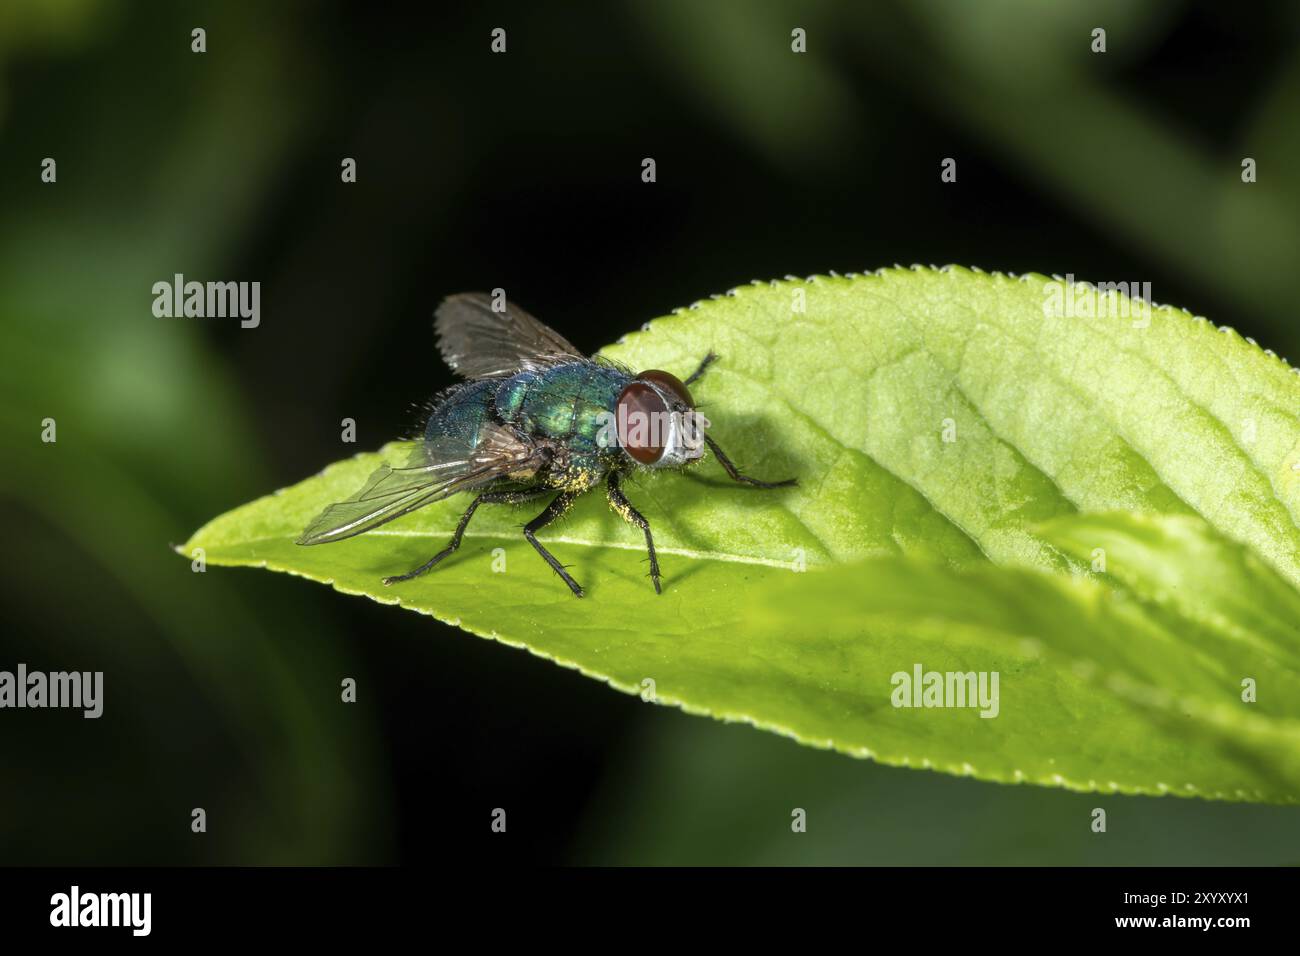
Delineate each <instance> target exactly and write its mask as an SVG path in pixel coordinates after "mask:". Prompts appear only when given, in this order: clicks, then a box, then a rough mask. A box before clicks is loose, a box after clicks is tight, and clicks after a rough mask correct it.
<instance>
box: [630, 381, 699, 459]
mask: <svg viewBox="0 0 1300 956" xmlns="http://www.w3.org/2000/svg"><path fill="white" fill-rule="evenodd" d="M657 374H659V375H667V374H668V373H667V372H659V373H657ZM642 377H643V378H644V376H642ZM669 377H670V378H671V377H672V376H669ZM674 381H676V379H674ZM677 384H678V385H681V387H682V391H685V390H686V386H685V385H682V384H681V382H678V383H677ZM668 418H669V409H668V404H667V403H666V402H665V401H664V399H663V396H662V395H660V394H659V392H657V391H656V390H655V388H654V386H653V385H650V384H649V383H648V382H642V381H636V382H632V383H631V384H630V385H628V386H627V387H626V388H625V389H623V393H622V394H621V395H619V397H618V442H619V444H620V445H622V446H623V448H624V450H625V451H626V452H627V453H628V454H629V455H631V456H632V458H633V459H634V460H636V461H639V462H640V463H641V464H643V465H653V464H654V463H655V462H657V461H658V460H659V459H660V458H662V457H663V456H664V448H665V447H667V444H668V440H669V435H668V428H667V427H666V425H667V422H668Z"/></svg>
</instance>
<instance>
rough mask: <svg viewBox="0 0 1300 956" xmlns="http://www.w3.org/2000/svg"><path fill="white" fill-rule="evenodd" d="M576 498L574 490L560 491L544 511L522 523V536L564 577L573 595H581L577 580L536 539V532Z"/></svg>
mask: <svg viewBox="0 0 1300 956" xmlns="http://www.w3.org/2000/svg"><path fill="white" fill-rule="evenodd" d="M577 500H578V492H576V491H562V492H560V493H559V494H558V495H556V496H555V500H554V501H552V502H551V503H550V504H549V505H547V506H546V510H545V511H543V512H542V513H541V514H539V515H538V516H537V517H536V518H534V519H533V520H532V521H530V522H528V524H526V525H524V537H525V538H527V539H528V543H529V544H531V545H532V546H533V547H534V548H536V549H537V553H538V554H540V555H541V556H542V557H543V558H544V559H545V561H546V563H547V564H549V565H550V566H551V570H552V571H554V572H555V573H556V574H558V575H559V576H560V577H561V578H563V579H564V583H565V584H567V585H568V586H569V590H570V591H572V592H573V593H574V596H576V597H582V588H581V587H580V586H579V585H578V582H577V581H575V580H573V578H572V577H571V576H570V575H569V572H568V571H566V570H564V565H562V564H561V563H560V562H559V561H556V560H555V555H553V554H551V552H549V551H547V550H546V548H544V547H543V546H542V543H541V542H540V541H538V540H537V532H538V531H541V530H542V529H543V528H545V527H546V526H547V525H548V524H550V523H551V522H552V521H554V520H555V519H556V518H558V517H560V516H561V515H563V514H564V513H565V512H566V511H568V510H569V509H570V508H572V507H573V503H574V502H575V501H577Z"/></svg>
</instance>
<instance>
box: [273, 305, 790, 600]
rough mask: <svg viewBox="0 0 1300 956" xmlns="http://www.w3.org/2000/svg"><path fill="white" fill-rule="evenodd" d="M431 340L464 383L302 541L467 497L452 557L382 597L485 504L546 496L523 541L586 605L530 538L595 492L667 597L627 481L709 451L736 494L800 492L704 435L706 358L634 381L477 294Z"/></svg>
mask: <svg viewBox="0 0 1300 956" xmlns="http://www.w3.org/2000/svg"><path fill="white" fill-rule="evenodd" d="M434 330H435V332H436V334H437V338H438V348H439V350H440V351H441V353H442V357H443V359H444V360H445V361H446V362H447V364H448V365H450V366H451V368H452V370H453V371H455V372H456V373H458V374H459V375H460V376H461V377H463V378H464V379H465V381H463V382H461V383H459V384H457V385H454V386H452V387H451V388H449V389H447V390H446V391H444V392H442V393H441V394H440V395H438V396H437V397H436V398H435V399H434V400H433V402H432V403H430V404H429V405H427V406H424V407H423V412H424V415H425V416H426V417H425V421H424V425H423V427H422V429H421V432H420V434H419V435H417V436H415V437H416V438H417V439H418V440H419V443H418V445H417V448H416V451H415V452H414V454H413V457H412V460H411V462H410V463H409V464H408V465H407V466H406V467H401V468H392V467H389V466H384V467H382V468H380V469H379V470H378V471H376V472H375V473H374V474H373V475H371V476H370V478H369V480H368V481H367V482H366V484H365V486H364V487H363V488H361V490H360V491H358V492H357V493H356V494H355V495H353V496H352V497H351V498H349V499H348V500H347V501H341V502H338V503H336V504H332V505H330V506H329V507H328V508H326V509H325V510H324V511H323V512H321V514H320V515H318V516H317V517H316V519H315V520H314V521H313V522H312V523H311V524H310V525H309V526H308V527H307V529H306V530H305V531H303V533H302V536H301V537H300V538H299V539H298V543H299V544H304V545H313V544H327V543H330V542H333V541H342V540H344V539H346V538H350V537H353V536H354V535H358V534H363V533H365V532H367V531H371V530H373V529H374V528H377V527H379V526H380V525H383V524H386V523H387V522H389V521H392V520H394V519H395V518H400V517H402V516H403V515H406V514H409V513H410V512H412V511H415V510H417V509H419V508H422V507H424V506H425V505H427V504H430V503H432V502H434V501H440V500H442V499H443V498H447V497H449V496H450V495H453V494H455V493H457V492H460V491H472V492H474V493H475V497H474V499H473V501H471V502H470V504H469V507H468V508H467V509H466V510H465V513H464V515H462V517H461V519H460V523H459V524H458V525H457V526H456V531H455V533H453V535H452V538H451V541H450V543H449V544H448V545H447V547H445V548H443V549H442V550H441V551H439V552H438V553H437V554H435V555H434V556H433V557H432V558H430V559H429V560H428V561H426V562H425V563H424V564H422V565H420V566H419V567H418V568H414V569H412V570H410V571H408V572H406V573H405V574H398V575H394V576H392V577H387V578H384V584H385V585H391V584H397V583H399V582H402V581H409V580H411V579H412V578H416V577H419V576H420V575H422V574H425V573H426V572H428V571H431V570H432V569H433V568H435V567H436V566H437V565H438V564H439V563H440V562H441V561H443V560H444V559H446V558H447V557H448V556H449V555H451V554H452V553H454V552H455V551H456V549H457V548H459V547H460V542H461V539H462V538H463V537H464V534H465V529H466V528H467V527H468V526H469V522H470V519H471V518H472V517H473V516H474V512H475V511H476V510H477V509H478V507H479V506H480V505H484V504H512V505H513V504H521V503H523V502H527V501H533V500H535V499H539V498H543V497H548V496H553V497H551V500H550V502H549V503H548V504H547V505H546V507H545V508H544V509H543V510H542V512H541V514H539V515H538V516H537V517H536V518H534V519H533V520H532V521H530V522H528V524H526V525H525V526H524V531H523V534H524V537H525V538H526V539H527V540H528V543H529V544H531V545H532V546H533V547H534V548H535V549H536V550H537V553H538V554H539V555H541V557H542V559H543V560H544V561H546V563H547V564H549V565H550V566H551V568H552V570H554V571H555V573H556V574H558V575H559V576H560V578H561V579H562V580H563V581H564V583H565V584H567V585H568V586H569V590H571V591H572V592H573V593H574V594H575V595H577V596H578V597H582V593H583V592H582V588H581V587H580V586H579V585H578V582H577V581H575V580H574V579H573V577H572V576H571V575H570V574H569V572H568V571H567V570H566V569H565V568H564V566H563V565H562V564H560V562H559V561H557V560H556V559H555V556H554V555H552V554H551V552H550V551H548V550H547V549H546V548H545V547H544V546H543V545H542V543H541V542H540V541H538V540H537V537H536V535H537V532H538V531H540V530H541V529H542V528H544V527H545V526H546V525H548V524H550V523H551V522H552V521H554V520H555V519H557V518H559V517H560V516H561V515H563V514H564V513H565V512H567V511H568V510H569V509H570V508H571V507H572V506H573V503H574V502H575V501H576V500H577V499H578V498H579V497H580V496H581V495H583V494H584V493H586V492H587V491H590V490H591V489H592V488H594V487H595V486H596V485H597V484H600V483H601V482H602V481H603V482H604V483H605V493H606V496H607V498H608V499H609V504H610V507H611V508H613V509H614V511H616V512H617V513H618V514H619V515H621V516H622V517H623V518H624V520H626V521H628V522H629V523H630V524H633V525H635V526H636V527H638V528H640V529H641V530H642V531H643V532H644V534H645V543H646V550H647V551H648V552H649V555H650V579H651V581H652V582H653V584H654V588H655V591H656V592H657V593H662V586H661V582H660V574H659V560H658V558H657V557H656V555H655V546H654V538H653V536H652V535H651V532H650V523H649V522H648V521H647V520H646V519H645V517H644V516H643V515H642V514H641V513H640V512H639V511H637V510H636V508H634V507H633V506H632V503H631V502H629V501H628V500H627V497H626V496H625V495H624V494H623V490H622V486H621V480H622V478H623V476H624V475H626V474H628V473H629V472H632V471H635V470H637V469H649V468H681V467H684V466H687V465H690V464H692V463H694V462H697V461H699V460H700V459H701V458H703V457H704V454H705V450H706V449H707V450H708V451H711V452H712V453H713V456H714V457H715V458H717V460H718V463H719V464H720V465H722V467H723V470H725V471H726V473H727V474H728V475H729V476H730V477H731V478H732V479H733V480H735V481H738V482H742V483H744V484H748V485H752V486H754V487H757V488H781V487H787V486H790V485H793V484H795V479H793V478H789V479H786V480H784V481H760V480H759V479H757V478H751V477H749V476H748V475H744V474H742V473H741V472H740V471H739V470H738V469H737V468H736V466H735V465H733V464H732V463H731V459H729V458H728V457H727V456H726V455H725V454H724V453H723V451H722V449H721V448H719V447H718V443H717V442H716V441H714V439H713V438H712V437H711V436H710V435H709V434H708V432H707V429H708V428H710V427H712V423H711V422H710V421H709V420H708V419H707V418H706V417H705V416H704V415H702V414H701V413H700V411H699V408H698V407H697V406H696V404H695V400H694V398H693V397H692V395H691V392H690V386H691V385H692V384H694V383H695V382H696V381H698V380H699V379H700V377H701V376H702V375H703V374H704V373H705V371H706V370H707V369H708V367H709V366H710V365H711V364H713V362H715V361H717V356H716V355H714V354H713V353H712V352H710V353H709V354H708V355H706V356H705V357H704V359H703V361H701V362H700V364H699V367H698V368H696V369H695V371H694V372H693V373H691V375H689V376H687V378H686V379H685V381H683V380H681V379H679V378H677V376H675V375H673V374H672V373H671V372H665V371H662V370H660V369H650V370H647V371H644V372H640V373H633V372H632V371H630V370H629V369H626V368H623V367H621V366H618V365H616V364H614V363H612V362H608V361H605V360H603V359H592V358H587V357H586V356H584V355H583V354H582V353H581V352H579V351H578V350H577V349H575V348H574V347H573V346H572V345H570V344H569V342H568V341H567V340H566V339H564V338H563V337H562V336H561V335H560V334H559V333H558V332H556V331H555V330H554V329H551V328H549V327H547V326H546V325H544V324H542V323H541V322H540V321H538V320H537V319H536V318H534V317H533V316H531V315H529V314H528V313H527V312H525V311H524V310H523V309H520V308H518V307H517V306H514V305H511V304H509V303H501V302H499V301H494V300H493V299H492V298H491V297H490V296H488V295H486V294H484V293H479V292H467V293H461V294H460V295H453V296H451V297H449V298H447V299H446V300H444V301H443V303H442V305H440V306H439V307H438V310H437V313H436V316H435V319H434ZM417 408H420V406H417Z"/></svg>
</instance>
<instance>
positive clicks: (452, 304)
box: [433, 292, 583, 378]
mask: <svg viewBox="0 0 1300 956" xmlns="http://www.w3.org/2000/svg"><path fill="white" fill-rule="evenodd" d="M433 327H434V330H435V331H436V332H437V333H438V348H439V350H440V351H441V352H442V357H443V360H444V361H446V363H447V364H448V365H450V366H451V367H452V369H453V370H454V371H456V372H458V373H459V374H461V375H463V376H465V377H466V378H492V377H494V376H498V375H510V374H512V373H514V372H517V371H519V370H520V369H523V368H538V367H545V366H547V365H554V364H557V363H558V362H565V361H571V360H572V359H574V358H582V357H583V356H582V353H581V352H579V351H578V350H577V349H575V348H574V347H573V346H572V345H570V344H569V342H568V341H567V340H566V339H565V338H564V336H562V335H560V333H558V332H556V331H555V330H554V329H552V328H550V327H549V326H546V325H543V324H542V323H541V322H540V321H538V320H537V319H535V318H533V317H532V316H531V315H529V314H528V313H527V312H525V311H524V310H523V309H521V308H519V307H518V306H516V305H511V304H509V303H507V304H506V307H505V311H504V312H494V311H493V310H492V298H491V296H488V295H486V294H485V293H482V292H462V293H461V294H460V295H453V296H449V297H448V298H446V299H444V300H443V303H442V305H440V306H438V311H437V313H436V314H435V317H434V320H433Z"/></svg>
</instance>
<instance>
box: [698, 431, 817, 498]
mask: <svg viewBox="0 0 1300 956" xmlns="http://www.w3.org/2000/svg"><path fill="white" fill-rule="evenodd" d="M704 442H705V444H707V445H708V446H709V450H710V451H711V452H713V454H714V456H715V457H716V458H717V459H718V464H720V465H721V466H722V467H723V469H724V470H725V471H726V472H727V474H728V475H729V476H730V477H731V480H732V481H739V482H742V483H743V484H746V485H753V486H754V487H755V488H788V487H789V486H790V485H796V484H798V483H799V479H798V478H787V479H786V480H785V481H759V480H758V479H757V478H751V477H749V475H742V474H741V473H740V472H739V471H738V470H737V469H736V466H735V465H733V464H732V463H731V459H730V458H728V457H727V456H726V455H725V454H723V452H722V449H721V448H719V447H718V443H717V442H715V441H714V440H713V439H712V438H710V437H709V436H708V435H705V436H704Z"/></svg>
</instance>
